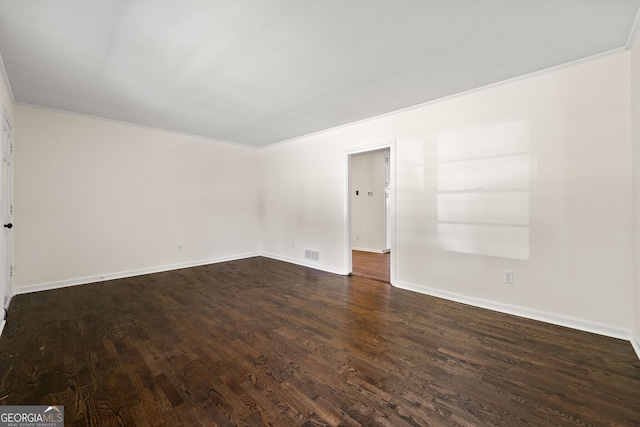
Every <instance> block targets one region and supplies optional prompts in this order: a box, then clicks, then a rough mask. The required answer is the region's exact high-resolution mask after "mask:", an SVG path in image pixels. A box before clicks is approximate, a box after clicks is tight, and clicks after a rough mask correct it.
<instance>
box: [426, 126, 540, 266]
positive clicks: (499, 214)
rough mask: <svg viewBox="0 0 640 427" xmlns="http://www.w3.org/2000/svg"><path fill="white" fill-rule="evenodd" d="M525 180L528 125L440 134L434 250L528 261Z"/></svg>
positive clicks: (528, 167) (528, 159) (527, 178)
mask: <svg viewBox="0 0 640 427" xmlns="http://www.w3.org/2000/svg"><path fill="white" fill-rule="evenodd" d="M530 178H531V154H530V148H529V122H528V121H518V122H511V123H504V124H499V125H495V126H488V127H482V128H477V129H471V130H467V131H461V132H452V133H447V134H442V135H440V136H439V137H438V243H439V245H440V248H441V249H443V250H447V251H452V252H462V253H470V254H478V255H491V256H499V257H504V258H513V259H523V260H524V259H529V182H530Z"/></svg>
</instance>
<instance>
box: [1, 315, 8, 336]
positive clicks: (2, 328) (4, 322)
mask: <svg viewBox="0 0 640 427" xmlns="http://www.w3.org/2000/svg"><path fill="white" fill-rule="evenodd" d="M6 324H7V321H6V320H4V319H3V320H2V322H0V336H2V331H4V325H6Z"/></svg>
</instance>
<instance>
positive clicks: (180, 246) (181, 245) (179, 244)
mask: <svg viewBox="0 0 640 427" xmlns="http://www.w3.org/2000/svg"><path fill="white" fill-rule="evenodd" d="M183 249H184V245H183V244H182V243H178V252H182V250H183Z"/></svg>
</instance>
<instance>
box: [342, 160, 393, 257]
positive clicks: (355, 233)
mask: <svg viewBox="0 0 640 427" xmlns="http://www.w3.org/2000/svg"><path fill="white" fill-rule="evenodd" d="M388 152H389V150H376V151H371V152H366V153H359V154H353V155H351V156H350V170H349V171H350V172H349V174H350V187H351V190H350V192H349V197H350V199H351V249H356V250H361V251H370V252H383V251H385V250H388V249H389V248H388V247H387V230H386V221H385V208H386V207H385V205H386V197H385V183H386V179H385V178H386V174H385V166H386V164H385V159H388Z"/></svg>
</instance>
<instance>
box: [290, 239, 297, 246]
mask: <svg viewBox="0 0 640 427" xmlns="http://www.w3.org/2000/svg"><path fill="white" fill-rule="evenodd" d="M291 247H292V248H295V247H296V241H295V240H292V241H291Z"/></svg>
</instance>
